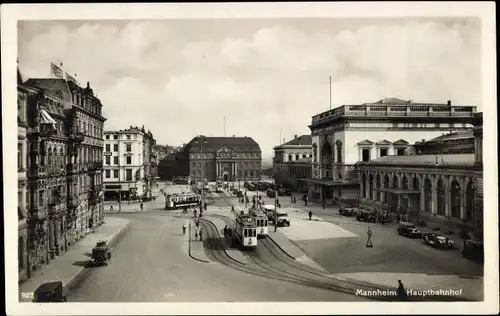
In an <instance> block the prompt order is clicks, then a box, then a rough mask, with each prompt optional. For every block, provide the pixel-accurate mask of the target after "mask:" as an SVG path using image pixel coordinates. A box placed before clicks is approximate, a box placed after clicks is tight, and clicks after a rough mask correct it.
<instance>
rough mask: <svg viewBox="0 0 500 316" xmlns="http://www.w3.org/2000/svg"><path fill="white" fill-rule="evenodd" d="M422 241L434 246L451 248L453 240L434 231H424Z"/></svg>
mask: <svg viewBox="0 0 500 316" xmlns="http://www.w3.org/2000/svg"><path fill="white" fill-rule="evenodd" d="M422 238H423V239H424V243H426V244H427V245H430V246H432V247H435V248H443V249H446V248H453V246H454V245H453V241H452V240H451V239H449V238H448V237H446V236H443V235H438V234H436V233H425V234H423V235H422Z"/></svg>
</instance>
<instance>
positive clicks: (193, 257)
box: [188, 229, 210, 263]
mask: <svg viewBox="0 0 500 316" xmlns="http://www.w3.org/2000/svg"><path fill="white" fill-rule="evenodd" d="M188 234H189V241H188V255H189V257H190V258H191V259H193V260H196V261H199V262H203V263H210V261H206V260H203V259H198V258H196V257H195V256H193V255H192V254H191V229H189V233H188Z"/></svg>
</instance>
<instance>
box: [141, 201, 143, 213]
mask: <svg viewBox="0 0 500 316" xmlns="http://www.w3.org/2000/svg"><path fill="white" fill-rule="evenodd" d="M143 207H144V205H143V204H142V202H141V211H142V210H143Z"/></svg>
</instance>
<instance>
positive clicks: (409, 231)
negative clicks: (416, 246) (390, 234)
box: [398, 222, 422, 238]
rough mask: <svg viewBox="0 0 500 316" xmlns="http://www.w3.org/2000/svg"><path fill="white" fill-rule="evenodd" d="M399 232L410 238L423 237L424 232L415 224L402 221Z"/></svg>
mask: <svg viewBox="0 0 500 316" xmlns="http://www.w3.org/2000/svg"><path fill="white" fill-rule="evenodd" d="M398 234H399V235H401V236H405V237H409V238H422V232H421V231H420V230H418V229H416V228H415V224H413V223H409V222H400V223H399V227H398Z"/></svg>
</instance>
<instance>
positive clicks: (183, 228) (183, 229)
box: [182, 224, 186, 236]
mask: <svg viewBox="0 0 500 316" xmlns="http://www.w3.org/2000/svg"><path fill="white" fill-rule="evenodd" d="M182 235H183V236H186V224H184V225H182Z"/></svg>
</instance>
